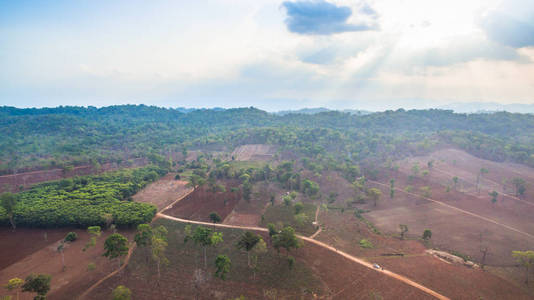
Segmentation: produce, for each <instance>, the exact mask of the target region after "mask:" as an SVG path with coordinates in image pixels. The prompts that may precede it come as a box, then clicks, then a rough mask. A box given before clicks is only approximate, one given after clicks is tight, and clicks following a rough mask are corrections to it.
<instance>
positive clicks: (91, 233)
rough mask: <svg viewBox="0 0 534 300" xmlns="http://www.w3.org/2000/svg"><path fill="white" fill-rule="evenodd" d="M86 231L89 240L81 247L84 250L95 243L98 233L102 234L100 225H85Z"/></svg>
mask: <svg viewBox="0 0 534 300" xmlns="http://www.w3.org/2000/svg"><path fill="white" fill-rule="evenodd" d="M87 232H88V233H89V236H90V238H89V242H87V244H85V247H83V249H82V251H85V250H87V249H89V248H90V247H93V246H94V245H96V238H97V237H99V236H100V234H102V232H101V231H100V226H89V227H87Z"/></svg>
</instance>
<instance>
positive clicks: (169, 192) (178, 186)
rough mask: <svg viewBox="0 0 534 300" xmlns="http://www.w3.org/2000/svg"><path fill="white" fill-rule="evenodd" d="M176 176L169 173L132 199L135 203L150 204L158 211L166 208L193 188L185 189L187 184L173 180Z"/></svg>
mask: <svg viewBox="0 0 534 300" xmlns="http://www.w3.org/2000/svg"><path fill="white" fill-rule="evenodd" d="M175 175H176V174H174V173H169V174H167V175H165V176H164V177H162V178H160V179H159V180H157V181H155V182H153V183H151V184H149V185H148V186H147V187H145V188H144V189H143V190H141V191H140V192H139V193H137V194H135V195H134V196H133V197H132V198H133V200H134V201H136V202H145V203H151V204H154V205H156V206H157V208H158V211H160V210H162V209H163V208H165V207H167V206H168V205H169V204H171V203H173V202H174V201H176V199H178V198H180V197H183V196H185V195H187V194H189V193H190V192H191V191H192V190H193V188H190V187H187V186H186V185H187V182H186V181H182V180H176V179H174V176H175Z"/></svg>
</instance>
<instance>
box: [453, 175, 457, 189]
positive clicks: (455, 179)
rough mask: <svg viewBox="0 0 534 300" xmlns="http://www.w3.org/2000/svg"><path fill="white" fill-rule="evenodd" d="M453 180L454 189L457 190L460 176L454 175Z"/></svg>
mask: <svg viewBox="0 0 534 300" xmlns="http://www.w3.org/2000/svg"><path fill="white" fill-rule="evenodd" d="M452 182H454V190H456V186H457V185H458V176H454V177H453V178H452Z"/></svg>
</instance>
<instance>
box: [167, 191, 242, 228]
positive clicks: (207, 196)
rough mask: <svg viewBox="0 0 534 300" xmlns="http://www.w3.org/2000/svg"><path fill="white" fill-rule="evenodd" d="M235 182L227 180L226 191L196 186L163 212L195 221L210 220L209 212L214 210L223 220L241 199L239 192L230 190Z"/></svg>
mask: <svg viewBox="0 0 534 300" xmlns="http://www.w3.org/2000/svg"><path fill="white" fill-rule="evenodd" d="M237 185H238V183H237V182H228V183H227V184H226V192H216V193H214V192H211V191H209V190H208V189H207V187H200V188H196V189H195V190H194V191H193V192H192V193H190V194H189V195H187V196H186V197H185V198H184V199H182V200H180V201H179V202H177V203H176V204H174V205H173V207H172V208H169V209H168V210H167V211H166V212H165V213H166V214H168V215H170V216H175V217H179V218H185V219H190V220H197V221H206V222H210V219H209V214H210V213H211V212H216V213H217V214H219V216H220V217H221V218H222V219H223V220H224V219H225V218H226V217H227V216H228V215H229V214H230V213H231V212H232V210H233V209H234V207H235V205H236V204H237V202H238V201H240V199H241V192H240V191H239V192H232V191H231V188H232V187H236V186H237Z"/></svg>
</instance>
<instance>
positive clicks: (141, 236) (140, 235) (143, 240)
mask: <svg viewBox="0 0 534 300" xmlns="http://www.w3.org/2000/svg"><path fill="white" fill-rule="evenodd" d="M153 235H154V233H153V231H152V227H151V226H150V225H149V224H139V225H137V232H136V233H135V236H134V241H135V244H136V245H137V247H138V248H139V249H140V250H141V251H143V252H144V253H145V254H144V255H145V259H146V263H147V264H148V258H149V253H148V251H149V247H150V246H151V245H152V237H153Z"/></svg>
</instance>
